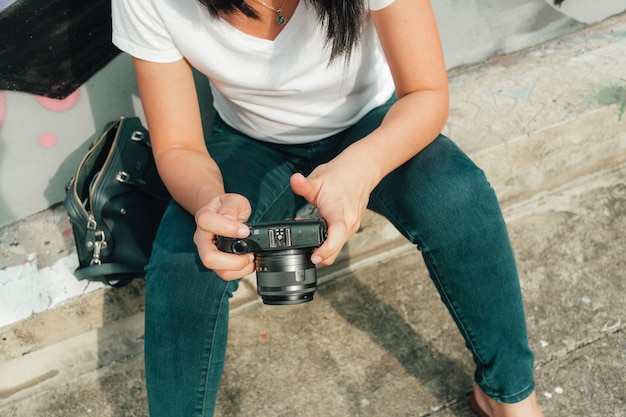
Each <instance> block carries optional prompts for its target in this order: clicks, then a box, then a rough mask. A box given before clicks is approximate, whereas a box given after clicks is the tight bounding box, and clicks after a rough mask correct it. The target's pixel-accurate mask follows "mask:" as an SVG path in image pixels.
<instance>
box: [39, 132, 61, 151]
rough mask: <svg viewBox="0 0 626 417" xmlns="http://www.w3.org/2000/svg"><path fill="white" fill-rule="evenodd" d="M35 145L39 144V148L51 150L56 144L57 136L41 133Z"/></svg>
mask: <svg viewBox="0 0 626 417" xmlns="http://www.w3.org/2000/svg"><path fill="white" fill-rule="evenodd" d="M37 143H39V146H41V147H42V148H51V147H53V146H54V145H56V143H57V135H55V134H54V133H50V132H46V133H42V134H41V135H39V137H38V138H37Z"/></svg>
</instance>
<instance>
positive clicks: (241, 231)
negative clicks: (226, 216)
mask: <svg viewBox="0 0 626 417" xmlns="http://www.w3.org/2000/svg"><path fill="white" fill-rule="evenodd" d="M249 234H250V229H248V228H247V227H240V228H239V229H237V236H241V237H246V236H248V235H249Z"/></svg>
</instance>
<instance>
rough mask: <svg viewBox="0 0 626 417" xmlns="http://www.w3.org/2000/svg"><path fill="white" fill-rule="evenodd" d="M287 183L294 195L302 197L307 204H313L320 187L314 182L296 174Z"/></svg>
mask: <svg viewBox="0 0 626 417" xmlns="http://www.w3.org/2000/svg"><path fill="white" fill-rule="evenodd" d="M289 183H290V184H291V189H292V190H293V192H294V193H296V194H297V195H299V196H301V197H304V199H305V200H307V201H308V202H309V203H313V202H314V201H315V198H316V196H317V194H318V192H319V187H320V186H319V184H317V183H316V181H314V180H311V179H309V178H306V177H305V176H304V175H302V174H300V173H296V174H293V175H292V176H291V178H290V179H289ZM314 205H315V204H314Z"/></svg>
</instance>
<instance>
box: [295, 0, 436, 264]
mask: <svg viewBox="0 0 626 417" xmlns="http://www.w3.org/2000/svg"><path fill="white" fill-rule="evenodd" d="M371 15H372V19H373V21H374V25H375V26H376V30H377V33H378V36H379V38H380V41H381V45H382V48H383V51H384V53H385V56H386V58H387V61H388V63H389V66H390V69H391V73H392V76H393V80H394V83H395V87H396V92H397V95H398V101H397V103H395V104H394V105H393V106H392V108H391V109H390V110H389V112H388V113H387V115H386V117H385V119H384V120H383V122H382V124H381V126H380V127H379V128H378V129H376V130H374V131H373V132H372V133H371V134H369V135H368V136H367V137H365V138H363V139H362V140H360V141H358V142H356V143H354V144H353V145H351V146H350V147H348V148H347V149H346V150H345V151H344V152H342V153H341V154H340V155H338V156H337V157H336V158H335V159H333V160H332V161H330V162H329V163H327V164H324V165H321V166H319V167H318V168H317V169H316V170H314V171H313V172H312V173H311V175H309V176H308V177H307V178H304V177H303V176H302V175H300V174H296V175H294V176H293V177H292V181H291V184H292V188H293V189H294V191H295V192H296V193H297V194H299V195H302V196H303V197H305V198H306V199H307V200H308V201H310V202H311V203H312V204H313V205H315V206H316V207H317V208H318V209H319V210H320V214H321V215H322V217H324V219H325V220H326V221H327V223H328V225H329V230H328V238H327V240H326V242H325V243H324V245H322V246H321V247H320V248H318V249H317V250H316V252H315V253H314V255H313V262H315V263H322V264H331V263H332V262H334V260H335V259H336V257H337V255H338V254H339V251H340V250H341V248H342V247H343V245H344V244H345V242H346V241H347V240H348V238H349V237H350V236H352V235H353V234H354V233H356V231H357V230H358V228H359V226H360V223H361V220H362V218H363V215H364V213H365V209H366V207H367V203H368V201H369V195H370V194H371V192H372V190H373V189H374V188H375V187H376V185H377V184H378V183H379V182H380V181H381V180H382V179H383V178H384V177H385V176H386V175H387V174H389V173H390V172H391V171H393V170H394V169H396V168H397V167H399V166H400V165H402V164H403V163H404V162H406V161H407V160H409V159H410V158H412V157H413V156H415V155H416V154H417V153H419V152H420V151H421V150H422V149H424V148H425V147H426V146H428V145H429V144H430V143H431V142H432V141H433V140H434V139H435V138H436V137H437V136H438V135H439V133H440V132H441V130H442V129H443V127H444V125H445V123H446V120H447V117H448V78H447V72H446V67H445V63H444V58H443V52H442V48H441V42H440V40H439V33H438V29H437V25H436V22H435V17H434V14H433V11H432V8H431V6H430V3H429V1H428V0H396V1H395V2H394V3H392V4H391V5H389V6H388V7H386V8H384V9H381V10H378V11H373V12H371Z"/></svg>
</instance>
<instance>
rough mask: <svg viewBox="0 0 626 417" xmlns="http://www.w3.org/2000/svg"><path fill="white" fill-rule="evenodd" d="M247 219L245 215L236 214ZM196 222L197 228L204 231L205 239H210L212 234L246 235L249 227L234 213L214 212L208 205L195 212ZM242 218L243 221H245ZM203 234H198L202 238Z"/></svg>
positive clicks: (248, 232)
mask: <svg viewBox="0 0 626 417" xmlns="http://www.w3.org/2000/svg"><path fill="white" fill-rule="evenodd" d="M238 217H239V218H240V219H241V218H243V219H245V220H247V215H245V214H244V215H243V216H238ZM195 220H196V224H197V225H198V228H199V229H201V230H202V231H204V232H205V233H206V235H207V236H204V237H205V238H206V239H208V240H210V241H212V240H213V237H214V235H221V236H228V237H242V238H243V237H247V236H248V235H249V234H250V229H249V228H248V226H247V225H245V224H244V223H243V222H242V221H239V219H238V218H237V216H236V215H229V214H222V213H216V212H214V211H213V210H211V209H210V208H208V207H204V208H202V209H200V210H198V212H197V213H196V216H195ZM245 220H244V221H245ZM202 237H203V236H198V238H202Z"/></svg>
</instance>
